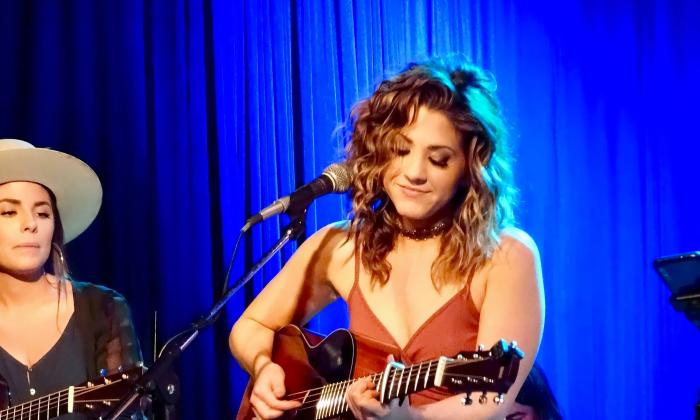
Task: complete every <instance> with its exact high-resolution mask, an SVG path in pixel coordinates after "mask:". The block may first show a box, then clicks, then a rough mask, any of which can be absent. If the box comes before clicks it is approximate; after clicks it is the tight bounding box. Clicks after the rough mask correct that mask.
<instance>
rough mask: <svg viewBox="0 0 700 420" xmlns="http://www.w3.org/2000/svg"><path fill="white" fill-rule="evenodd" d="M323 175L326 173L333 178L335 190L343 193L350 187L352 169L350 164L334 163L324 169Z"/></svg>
mask: <svg viewBox="0 0 700 420" xmlns="http://www.w3.org/2000/svg"><path fill="white" fill-rule="evenodd" d="M323 175H326V176H327V177H328V178H329V179H330V180H331V183H332V184H333V192H335V193H343V192H345V191H347V190H349V189H350V184H352V170H351V169H350V168H348V165H346V164H342V163H333V164H331V165H330V166H328V167H327V168H326V169H324V170H323Z"/></svg>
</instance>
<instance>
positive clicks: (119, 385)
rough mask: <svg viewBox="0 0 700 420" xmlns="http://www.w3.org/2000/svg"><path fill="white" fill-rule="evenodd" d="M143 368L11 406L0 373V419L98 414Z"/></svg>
mask: <svg viewBox="0 0 700 420" xmlns="http://www.w3.org/2000/svg"><path fill="white" fill-rule="evenodd" d="M144 372H145V368H143V367H135V368H132V369H129V370H125V371H124V372H120V373H115V374H113V375H109V376H103V377H101V378H99V379H96V380H93V381H87V382H85V383H83V384H80V385H77V386H69V387H68V388H66V389H63V390H61V391H58V392H54V393H51V394H48V395H45V396H43V397H39V398H36V399H33V400H31V401H27V402H24V403H22V404H17V405H12V406H10V394H9V389H8V386H7V382H6V381H5V379H4V378H2V376H0V419H1V420H25V419H26V420H33V419H42V420H43V419H52V418H55V417H59V416H62V415H64V414H69V413H76V412H80V413H84V414H86V415H88V416H90V417H94V418H98V417H100V416H104V415H106V414H107V413H108V412H109V410H110V409H111V408H112V407H111V406H112V404H116V403H117V402H118V401H119V400H120V399H121V398H122V397H123V396H125V395H126V394H127V393H128V392H129V391H131V387H132V385H133V384H134V382H136V381H137V380H138V379H139V378H140V377H141V375H142V374H143V373H144Z"/></svg>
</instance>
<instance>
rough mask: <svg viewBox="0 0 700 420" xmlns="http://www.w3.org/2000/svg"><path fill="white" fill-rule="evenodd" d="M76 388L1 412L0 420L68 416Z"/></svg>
mask: <svg viewBox="0 0 700 420" xmlns="http://www.w3.org/2000/svg"><path fill="white" fill-rule="evenodd" d="M73 396H74V387H70V388H67V389H64V390H62V391H58V392H54V393H53V394H49V395H45V396H43V397H41V398H37V399H34V400H31V401H27V402H25V403H22V404H17V405H14V406H12V407H8V408H6V409H3V410H0V420H24V419H26V420H34V419H37V420H38V419H51V418H54V417H59V416H62V415H64V414H68V413H69V412H70V411H69V407H70V406H72V402H73Z"/></svg>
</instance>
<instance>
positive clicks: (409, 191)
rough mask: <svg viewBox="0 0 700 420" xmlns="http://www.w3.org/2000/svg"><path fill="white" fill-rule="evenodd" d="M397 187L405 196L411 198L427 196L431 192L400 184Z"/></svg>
mask: <svg viewBox="0 0 700 420" xmlns="http://www.w3.org/2000/svg"><path fill="white" fill-rule="evenodd" d="M396 185H397V186H398V187H399V190H400V191H401V193H402V194H403V195H405V196H407V197H410V198H416V197H420V196H422V195H424V194H427V193H428V192H429V191H424V190H421V189H417V188H412V187H408V186H406V185H400V184H396Z"/></svg>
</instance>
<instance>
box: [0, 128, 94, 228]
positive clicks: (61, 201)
mask: <svg viewBox="0 0 700 420" xmlns="http://www.w3.org/2000/svg"><path fill="white" fill-rule="evenodd" d="M12 181H30V182H36V183H37V184H41V185H43V186H44V187H46V188H48V189H49V190H51V192H53V194H54V195H55V196H56V205H57V207H58V212H59V214H60V216H61V222H62V224H63V240H64V242H68V241H70V240H72V239H75V238H76V237H77V236H78V235H80V234H81V233H83V231H84V230H85V229H87V227H88V226H90V223H92V221H93V220H95V217H96V216H97V212H99V210H100V205H101V204H102V185H101V184H100V179H99V178H98V177H97V174H95V171H93V170H92V169H91V168H90V167H89V166H88V165H87V164H86V163H85V162H83V161H82V160H80V159H78V158H76V157H74V156H71V155H69V154H67V153H63V152H59V151H57V150H51V149H38V148H36V147H34V146H32V145H31V144H29V143H27V142H26V141H22V140H15V139H0V184H5V183H7V182H12Z"/></svg>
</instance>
